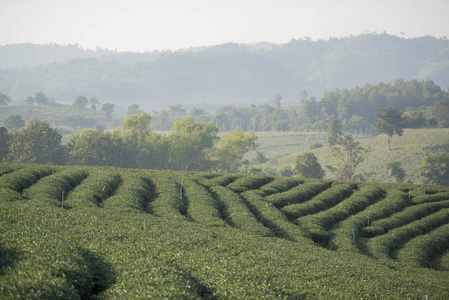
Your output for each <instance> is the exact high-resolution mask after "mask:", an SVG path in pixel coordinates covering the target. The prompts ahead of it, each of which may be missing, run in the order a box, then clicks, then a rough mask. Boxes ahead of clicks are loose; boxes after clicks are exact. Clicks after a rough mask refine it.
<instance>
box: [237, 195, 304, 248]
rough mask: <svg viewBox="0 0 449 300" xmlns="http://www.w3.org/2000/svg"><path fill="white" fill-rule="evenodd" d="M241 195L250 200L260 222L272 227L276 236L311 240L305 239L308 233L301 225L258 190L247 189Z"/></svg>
mask: <svg viewBox="0 0 449 300" xmlns="http://www.w3.org/2000/svg"><path fill="white" fill-rule="evenodd" d="M241 196H242V197H243V198H244V199H245V200H246V201H247V202H248V205H249V206H250V209H251V210H252V211H253V213H254V214H255V216H256V218H257V219H258V220H259V222H262V223H263V224H264V225H265V226H266V227H268V228H270V230H271V231H272V232H273V234H274V235H275V236H276V237H280V238H284V239H288V240H292V241H301V242H306V241H307V242H309V240H306V239H304V237H306V236H307V234H306V233H305V232H304V231H303V230H302V229H301V228H300V227H298V226H297V225H295V224H293V223H291V222H290V221H288V219H287V218H286V217H285V215H284V214H283V213H282V212H280V211H279V210H278V209H277V208H276V207H275V206H273V205H271V204H270V203H268V202H267V201H265V200H264V198H263V197H262V196H261V195H259V194H258V193H257V192H255V191H247V192H244V193H242V194H241Z"/></svg>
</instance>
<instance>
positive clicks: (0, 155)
mask: <svg viewBox="0 0 449 300" xmlns="http://www.w3.org/2000/svg"><path fill="white" fill-rule="evenodd" d="M10 139H11V135H10V134H9V133H8V129H6V128H5V127H0V161H2V160H3V159H4V158H5V157H6V156H7V155H8V152H9V140H10Z"/></svg>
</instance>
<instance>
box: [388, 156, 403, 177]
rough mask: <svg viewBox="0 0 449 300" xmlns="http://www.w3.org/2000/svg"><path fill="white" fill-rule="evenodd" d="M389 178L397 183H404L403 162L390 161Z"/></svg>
mask: <svg viewBox="0 0 449 300" xmlns="http://www.w3.org/2000/svg"><path fill="white" fill-rule="evenodd" d="M386 168H387V171H388V176H390V177H393V178H394V179H395V181H396V182H404V178H405V171H404V169H403V168H402V167H401V162H400V161H398V160H393V161H390V162H388V163H387V164H386Z"/></svg>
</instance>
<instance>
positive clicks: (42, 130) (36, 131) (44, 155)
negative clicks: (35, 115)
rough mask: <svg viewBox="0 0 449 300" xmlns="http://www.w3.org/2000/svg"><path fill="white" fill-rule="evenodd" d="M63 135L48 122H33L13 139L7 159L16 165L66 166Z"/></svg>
mask: <svg viewBox="0 0 449 300" xmlns="http://www.w3.org/2000/svg"><path fill="white" fill-rule="evenodd" d="M63 154H64V149H63V147H62V145H61V135H60V134H59V133H58V132H57V131H56V129H55V128H53V127H51V126H50V124H49V123H48V122H47V121H39V120H32V121H31V122H30V123H29V124H28V126H27V127H26V128H25V129H22V131H20V132H19V133H18V134H16V135H15V136H14V137H13V138H12V139H11V145H10V147H9V154H8V157H7V159H8V160H9V161H11V162H15V163H26V164H31V163H36V164H64V163H65V161H64V156H63Z"/></svg>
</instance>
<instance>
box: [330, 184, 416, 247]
mask: <svg viewBox="0 0 449 300" xmlns="http://www.w3.org/2000/svg"><path fill="white" fill-rule="evenodd" d="M407 204H408V196H407V194H405V193H403V192H401V191H399V190H392V189H390V190H388V191H387V193H386V197H385V198H383V199H381V200H380V201H378V202H376V203H374V204H372V205H370V206H368V207H367V208H366V209H364V210H362V211H361V212H359V213H357V214H354V215H352V216H349V217H348V218H346V219H344V220H343V221H341V222H339V223H337V224H336V225H335V226H334V227H333V228H332V231H331V235H332V237H331V239H330V248H332V249H338V250H353V251H358V248H357V245H358V243H359V242H360V239H359V238H360V235H361V232H362V231H363V228H364V227H365V226H368V225H369V224H370V223H371V222H373V221H375V220H378V219H381V218H385V217H386V216H389V215H391V214H393V213H394V212H395V211H398V210H402V209H403V208H404V207H406V206H407ZM353 230H354V232H353ZM354 236H355V238H356V243H354Z"/></svg>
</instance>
